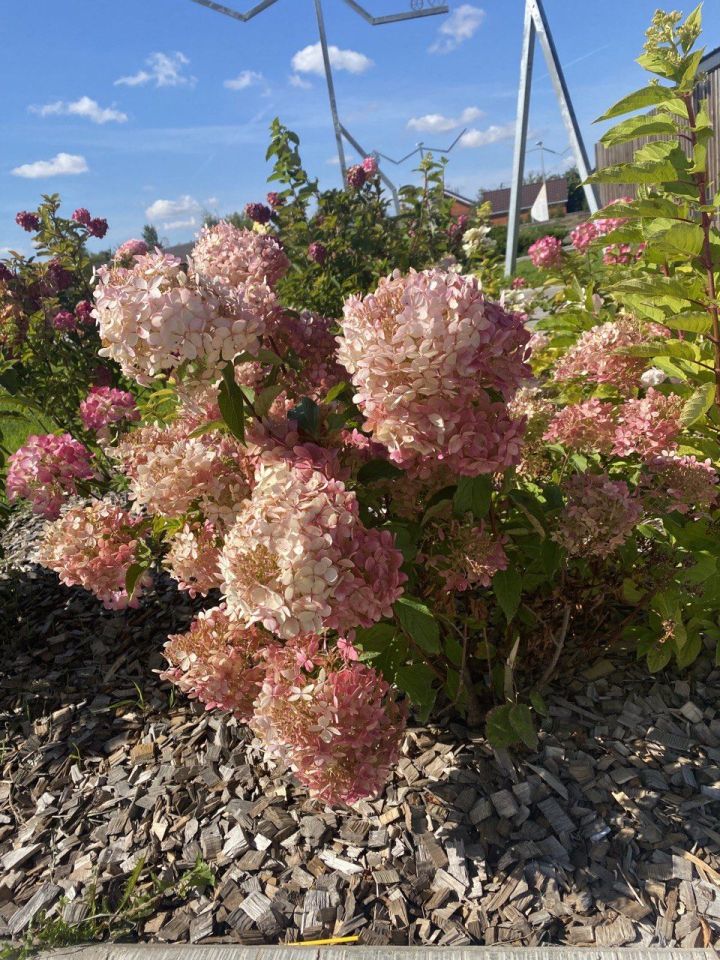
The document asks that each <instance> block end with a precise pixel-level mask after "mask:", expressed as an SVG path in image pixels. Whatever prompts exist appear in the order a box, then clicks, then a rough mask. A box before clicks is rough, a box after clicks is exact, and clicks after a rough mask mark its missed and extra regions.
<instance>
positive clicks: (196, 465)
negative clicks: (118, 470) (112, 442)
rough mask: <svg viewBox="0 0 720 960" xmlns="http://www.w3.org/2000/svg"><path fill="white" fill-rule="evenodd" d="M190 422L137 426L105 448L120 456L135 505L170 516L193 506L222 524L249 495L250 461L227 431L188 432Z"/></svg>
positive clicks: (192, 424)
mask: <svg viewBox="0 0 720 960" xmlns="http://www.w3.org/2000/svg"><path fill="white" fill-rule="evenodd" d="M195 428H196V424H195V421H194V420H193V419H190V420H186V419H184V418H180V419H178V420H175V421H173V422H172V423H171V424H170V425H169V426H167V427H158V426H154V425H148V426H144V427H140V428H139V429H138V430H134V431H133V432H132V433H130V434H128V435H127V436H126V437H124V438H123V439H121V440H120V442H119V443H118V445H117V446H116V447H112V448H109V449H108V453H109V454H110V455H111V456H112V457H114V458H116V459H118V460H120V461H121V463H122V465H123V471H124V473H125V474H126V476H127V477H128V478H129V480H130V497H131V499H132V500H133V501H134V504H135V507H136V509H140V508H144V509H146V510H147V511H148V512H149V513H153V514H159V515H160V516H163V517H171V518H172V517H183V516H184V515H185V514H186V513H188V511H191V510H193V509H196V510H199V511H200V513H201V514H202V516H203V518H204V519H206V520H210V521H211V522H212V523H214V524H217V525H219V526H220V527H227V526H229V525H230V524H231V523H232V522H233V521H234V519H235V516H236V514H237V511H238V510H239V509H240V506H241V505H242V503H243V501H244V500H245V499H246V498H247V497H248V496H249V495H250V490H251V488H252V482H253V480H252V478H253V470H254V466H253V463H252V461H251V460H250V458H249V456H248V453H247V450H246V448H245V447H242V446H241V445H240V444H239V443H238V442H237V440H235V439H234V438H233V437H232V436H230V435H229V434H227V433H221V432H220V431H218V430H212V431H209V432H206V433H201V434H200V435H199V436H192V434H193V433H194V432H195Z"/></svg>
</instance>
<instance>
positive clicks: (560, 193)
mask: <svg viewBox="0 0 720 960" xmlns="http://www.w3.org/2000/svg"><path fill="white" fill-rule="evenodd" d="M546 183H547V197H548V206H550V207H552V206H553V205H554V204H556V203H567V198H568V185H567V180H566V179H565V177H553V178H552V179H551V180H547V181H546ZM541 187H542V183H540V182H538V183H524V184H523V188H522V194H521V197H520V209H521V210H529V209H530V207H532V205H533V204H534V203H535V201H536V200H537V195H538V194H539V193H540V188H541ZM482 202H483V203H485V202H488V203H489V204H490V206H491V207H492V212H493V214H495V215H496V216H497V215H498V214H502V213H509V212H510V187H503V188H502V189H500V190H483V195H482Z"/></svg>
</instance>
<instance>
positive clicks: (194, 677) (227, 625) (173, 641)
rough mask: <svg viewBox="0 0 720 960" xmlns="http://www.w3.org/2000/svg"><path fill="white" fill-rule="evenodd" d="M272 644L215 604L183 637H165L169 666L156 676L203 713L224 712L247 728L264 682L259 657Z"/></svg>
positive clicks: (259, 631) (260, 632)
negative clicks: (195, 703)
mask: <svg viewBox="0 0 720 960" xmlns="http://www.w3.org/2000/svg"><path fill="white" fill-rule="evenodd" d="M276 644H277V641H275V640H274V639H273V638H272V637H271V636H270V634H268V633H266V632H265V631H264V630H263V629H262V627H257V626H255V627H245V626H243V625H242V624H241V623H239V622H238V621H237V620H232V619H231V618H230V617H229V616H228V613H227V609H226V607H225V605H224V604H221V605H220V606H219V607H213V608H212V609H211V610H206V611H204V612H203V613H200V614H199V615H198V616H197V618H196V619H195V620H193V622H192V623H191V625H190V629H189V630H188V631H187V632H186V633H176V634H173V635H172V636H170V637H168V640H167V643H166V644H165V647H164V650H163V653H164V655H165V658H166V660H167V661H168V664H169V666H168V668H167V669H166V670H164V671H163V672H162V673H160V677H161V679H163V680H169V681H170V682H171V683H173V684H175V686H176V687H177V688H178V689H179V690H181V691H182V692H183V693H184V694H185V695H186V696H188V697H190V698H191V699H194V700H199V701H200V702H201V703H203V704H205V709H206V710H214V709H217V710H226V711H228V712H229V713H232V714H233V715H234V716H236V717H237V718H238V720H240V721H241V722H242V723H248V722H249V720H250V719H251V717H252V714H253V702H254V701H255V699H256V698H257V696H258V695H259V693H260V688H261V685H262V682H263V680H264V678H265V671H266V668H265V663H264V660H263V656H262V655H263V653H264V652H265V650H266V649H268V648H271V647H274V646H276Z"/></svg>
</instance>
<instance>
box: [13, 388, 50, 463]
mask: <svg viewBox="0 0 720 960" xmlns="http://www.w3.org/2000/svg"><path fill="white" fill-rule="evenodd" d="M55 427H56V425H55V424H54V423H53V421H52V420H51V419H50V418H49V417H47V418H43V420H42V421H40V420H39V419H38V418H37V417H36V416H35V415H34V414H32V413H28V412H26V411H22V410H21V408H20V405H19V404H18V403H17V401H15V400H14V399H13V398H12V397H10V396H9V394H4V393H3V392H2V391H0V434H2V444H3V446H4V447H5V448H6V449H7V450H8V451H9V452H10V453H15V451H16V450H17V449H18V447H21V446H22V445H23V443H24V442H25V440H26V439H27V437H29V436H30V434H31V433H48V431H51V430H54V429H55Z"/></svg>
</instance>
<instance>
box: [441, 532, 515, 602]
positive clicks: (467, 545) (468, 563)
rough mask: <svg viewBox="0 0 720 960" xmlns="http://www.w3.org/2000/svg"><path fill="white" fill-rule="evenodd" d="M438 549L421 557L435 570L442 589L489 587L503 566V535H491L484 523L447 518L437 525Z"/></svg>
mask: <svg viewBox="0 0 720 960" xmlns="http://www.w3.org/2000/svg"><path fill="white" fill-rule="evenodd" d="M437 540H438V545H439V549H438V550H437V552H433V553H432V554H430V555H429V556H427V557H425V562H426V563H427V564H428V566H430V567H432V568H434V569H435V570H437V571H438V572H439V574H440V576H441V577H442V579H443V586H444V589H445V590H448V591H449V592H451V593H464V592H465V591H466V590H469V589H471V588H472V587H489V586H490V585H491V584H492V578H493V577H494V576H495V574H496V573H497V572H498V570H507V567H508V558H507V554H506V553H505V545H506V544H507V542H508V539H507V537H503V536H495V535H494V534H493V532H492V531H491V530H488V529H486V527H485V524H484V523H481V524H479V525H478V526H472V525H471V524H468V523H459V522H458V521H457V520H451V521H450V523H449V524H447V525H444V526H442V527H440V526H438V529H437Z"/></svg>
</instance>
